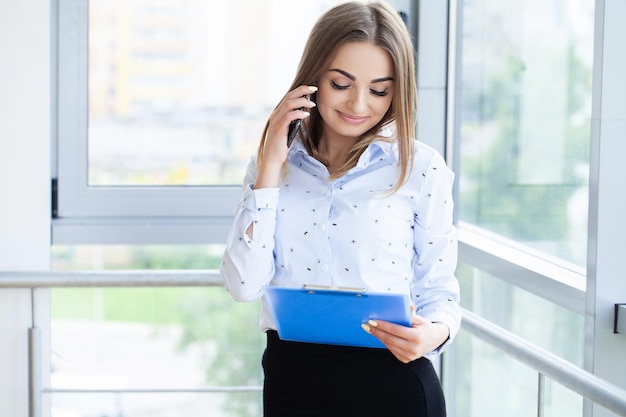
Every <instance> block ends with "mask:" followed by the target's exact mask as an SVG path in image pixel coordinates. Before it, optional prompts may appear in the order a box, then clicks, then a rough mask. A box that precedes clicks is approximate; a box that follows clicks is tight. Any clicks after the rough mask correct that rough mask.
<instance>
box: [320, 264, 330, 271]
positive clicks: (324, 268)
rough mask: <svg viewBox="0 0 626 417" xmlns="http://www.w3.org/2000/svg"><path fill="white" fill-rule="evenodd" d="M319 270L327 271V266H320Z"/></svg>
mask: <svg viewBox="0 0 626 417" xmlns="http://www.w3.org/2000/svg"><path fill="white" fill-rule="evenodd" d="M320 268H321V269H322V271H324V272H326V271H328V265H326V264H322V266H320Z"/></svg>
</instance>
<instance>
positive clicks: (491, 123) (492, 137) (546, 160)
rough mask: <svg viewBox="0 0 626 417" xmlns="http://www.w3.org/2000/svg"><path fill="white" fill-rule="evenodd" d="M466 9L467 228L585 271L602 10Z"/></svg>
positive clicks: (515, 5)
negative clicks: (597, 16)
mask: <svg viewBox="0 0 626 417" xmlns="http://www.w3.org/2000/svg"><path fill="white" fill-rule="evenodd" d="M462 4H463V6H462V34H461V36H460V50H461V54H460V58H459V63H458V64H459V65H458V71H460V73H461V75H460V84H461V85H460V88H459V89H458V91H459V92H460V97H457V98H456V100H457V101H458V107H457V109H458V112H459V114H458V115H457V117H458V121H459V122H458V124H459V131H458V145H457V146H458V149H457V152H456V154H457V155H458V158H459V167H458V170H457V173H458V178H459V183H458V187H459V201H460V202H461V204H460V206H459V207H460V209H459V219H460V220H461V221H465V222H468V223H472V224H474V225H477V226H480V227H482V228H485V229H487V230H489V231H491V232H495V233H498V234H501V235H503V236H506V237H508V238H510V239H514V240H516V241H517V242H520V243H524V244H526V245H528V246H529V247H531V248H533V249H536V250H540V251H542V252H545V253H547V254H550V255H553V256H556V257H559V258H562V259H564V260H566V261H569V262H572V263H575V264H577V265H580V266H584V265H585V263H586V249H587V240H586V235H587V202H588V173H589V137H590V119H591V67H592V60H593V12H594V3H593V1H589V0H577V1H573V2H571V1H561V0H553V1H550V2H547V3H546V2H538V1H531V2H528V1H507V2H489V1H465V2H462Z"/></svg>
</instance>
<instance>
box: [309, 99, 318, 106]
mask: <svg viewBox="0 0 626 417" xmlns="http://www.w3.org/2000/svg"><path fill="white" fill-rule="evenodd" d="M309 103H311V105H312V106H313V107H315V106H317V104H315V103H314V102H312V101H310V100H309Z"/></svg>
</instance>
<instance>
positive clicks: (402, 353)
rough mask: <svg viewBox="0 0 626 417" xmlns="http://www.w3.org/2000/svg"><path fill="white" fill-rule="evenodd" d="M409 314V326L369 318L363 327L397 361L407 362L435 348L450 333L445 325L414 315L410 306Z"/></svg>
mask: <svg viewBox="0 0 626 417" xmlns="http://www.w3.org/2000/svg"><path fill="white" fill-rule="evenodd" d="M411 316H412V318H411V327H406V326H402V325H399V324H395V323H390V322H387V321H382V320H370V321H369V322H368V324H367V325H363V329H364V330H365V331H367V332H369V333H371V334H372V335H374V336H376V337H377V338H378V339H380V341H381V342H383V344H384V345H385V346H387V348H388V349H389V351H390V352H391V353H393V355H394V356H395V357H396V358H398V360H399V361H401V362H403V363H409V362H411V361H413V360H415V359H418V358H421V357H422V356H424V355H425V354H427V353H429V352H432V351H433V350H435V349H437V348H438V347H439V346H441V345H442V344H443V343H444V342H445V341H446V340H447V339H448V337H449V335H450V329H449V328H448V326H447V325H445V324H443V323H433V322H430V321H428V320H426V319H425V318H423V317H420V316H418V315H416V314H415V313H414V312H413V308H412V307H411Z"/></svg>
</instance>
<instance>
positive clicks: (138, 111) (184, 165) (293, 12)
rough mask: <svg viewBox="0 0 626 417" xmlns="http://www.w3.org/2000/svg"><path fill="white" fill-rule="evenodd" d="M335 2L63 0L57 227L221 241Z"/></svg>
mask: <svg viewBox="0 0 626 417" xmlns="http://www.w3.org/2000/svg"><path fill="white" fill-rule="evenodd" d="M338 2H339V1H338V0H318V1H313V2H306V3H295V2H288V1H281V0H267V1H263V2H250V1H245V0H237V1H220V2H187V1H180V0H163V1H158V2H153V1H148V0H145V1H116V2H110V1H106V0H91V1H89V2H85V1H81V0H67V1H62V2H59V11H58V19H59V23H58V31H59V36H58V45H57V48H58V66H59V68H58V94H57V95H58V138H57V147H58V158H57V161H56V162H57V164H56V167H57V168H56V171H57V172H56V173H53V177H56V178H57V181H58V198H56V199H55V204H56V207H55V209H54V213H55V219H54V221H53V241H54V242H55V243H61V244H74V243H138V244H141V243H145V244H150V243H199V242H202V243H211V242H222V241H223V240H224V238H225V236H226V233H227V230H228V226H229V224H230V218H231V217H232V213H233V210H234V207H235V204H236V202H237V200H238V198H239V196H240V185H239V184H240V183H241V180H242V178H243V175H244V169H245V166H246V164H247V163H248V161H249V160H250V157H251V156H252V155H253V153H254V152H255V149H256V146H257V145H258V142H259V139H260V135H261V133H262V130H263V127H264V123H265V121H266V119H267V116H268V115H269V113H270V112H271V110H272V108H273V107H274V106H275V105H276V103H277V102H278V101H279V100H280V98H281V97H282V95H283V94H284V93H285V92H286V89H287V88H288V87H289V84H290V82H291V79H292V78H293V75H294V73H295V69H296V67H297V64H298V60H299V58H300V54H301V52H302V49H303V47H304V41H305V39H306V37H307V36H308V31H309V30H310V27H312V25H313V23H314V22H315V20H316V19H317V17H318V16H319V15H320V14H321V13H322V12H323V11H324V10H326V9H327V8H329V7H330V6H332V5H334V4H336V3H338ZM294 16H298V18H297V19H295V18H294Z"/></svg>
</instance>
